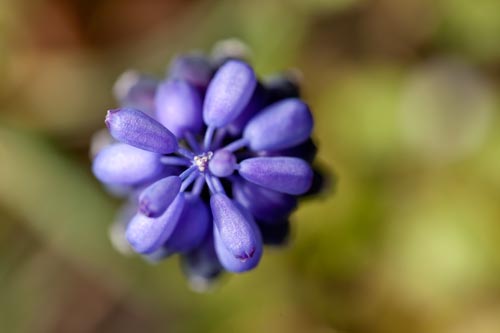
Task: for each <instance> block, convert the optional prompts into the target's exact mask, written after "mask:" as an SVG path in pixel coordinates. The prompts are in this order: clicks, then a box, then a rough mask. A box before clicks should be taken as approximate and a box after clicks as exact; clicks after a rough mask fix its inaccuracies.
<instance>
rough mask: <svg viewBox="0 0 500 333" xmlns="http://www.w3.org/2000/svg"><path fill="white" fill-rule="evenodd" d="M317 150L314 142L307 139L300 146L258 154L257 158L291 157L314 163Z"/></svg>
mask: <svg viewBox="0 0 500 333" xmlns="http://www.w3.org/2000/svg"><path fill="white" fill-rule="evenodd" d="M317 152H318V148H317V147H316V144H315V143H314V141H313V140H312V139H311V138H309V139H308V140H306V141H304V142H302V143H301V144H299V145H297V146H294V147H290V148H287V149H283V150H275V151H264V152H260V153H259V156H291V157H298V158H301V159H303V160H306V161H307V162H309V163H312V162H313V161H314V158H315V157H316V153H317Z"/></svg>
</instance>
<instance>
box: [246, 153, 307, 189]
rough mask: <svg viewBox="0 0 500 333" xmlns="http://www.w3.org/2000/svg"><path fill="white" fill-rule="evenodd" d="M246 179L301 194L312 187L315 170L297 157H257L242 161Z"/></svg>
mask: <svg viewBox="0 0 500 333" xmlns="http://www.w3.org/2000/svg"><path fill="white" fill-rule="evenodd" d="M238 171H239V173H240V175H241V176H242V177H243V178H245V179H246V180H248V181H250V182H252V183H255V184H257V185H260V186H262V187H265V188H268V189H271V190H275V191H278V192H283V193H288V194H293V195H299V194H302V193H305V192H307V190H308V189H309V188H310V187H311V183H312V179H313V171H312V169H311V167H310V166H309V164H308V163H307V162H306V161H304V160H303V159H300V158H296V157H255V158H249V159H246V160H243V161H241V162H240V168H239V170H238Z"/></svg>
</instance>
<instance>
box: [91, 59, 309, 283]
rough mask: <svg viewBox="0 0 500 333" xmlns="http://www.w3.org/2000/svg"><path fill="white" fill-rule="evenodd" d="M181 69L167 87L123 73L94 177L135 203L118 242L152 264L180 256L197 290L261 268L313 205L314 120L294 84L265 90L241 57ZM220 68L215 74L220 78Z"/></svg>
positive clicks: (277, 83)
mask: <svg viewBox="0 0 500 333" xmlns="http://www.w3.org/2000/svg"><path fill="white" fill-rule="evenodd" d="M214 62H215V61H212V62H211V61H210V59H209V58H208V57H205V56H203V55H199V54H192V55H187V56H182V57H178V58H176V59H175V60H174V61H173V63H172V65H171V67H170V70H169V74H168V76H167V78H166V79H165V80H164V81H162V82H159V81H157V80H155V79H153V78H151V77H148V76H144V75H142V74H139V73H137V72H127V73H126V74H124V75H123V76H122V77H121V78H120V80H119V81H118V83H117V85H116V86H115V95H116V96H117V98H118V100H119V101H120V104H121V105H122V107H120V108H118V109H114V110H110V111H108V114H107V116H106V119H105V123H106V126H107V127H108V130H109V133H110V135H111V136H112V138H113V139H114V140H113V142H112V143H111V144H109V145H107V146H106V147H105V148H103V149H102V150H101V151H100V152H99V153H98V154H97V155H96V156H95V158H94V161H93V172H94V174H95V175H96V177H97V178H98V179H99V180H100V181H101V182H103V183H104V184H105V185H106V186H108V187H109V188H117V187H118V188H122V189H123V188H125V189H126V190H125V193H127V195H128V197H129V200H128V204H127V205H126V211H127V214H122V219H121V220H120V226H121V227H122V228H121V229H120V230H124V231H125V237H126V239H127V241H128V243H129V244H130V246H131V248H132V249H133V250H134V251H135V252H137V253H139V254H141V255H143V256H144V257H145V258H146V259H148V260H150V261H158V260H161V259H163V258H166V257H169V256H170V255H172V254H175V253H179V254H181V264H182V268H183V270H184V272H185V273H186V274H187V275H188V277H189V278H190V280H191V282H194V283H195V284H197V285H198V286H199V285H200V283H201V285H204V284H207V283H209V282H210V281H212V279H214V278H216V277H217V276H218V275H220V273H221V272H222V271H224V270H225V271H229V272H234V273H241V272H245V271H248V270H251V269H253V268H255V267H256V266H257V264H258V263H259V261H260V259H261V256H262V252H263V244H264V243H266V244H281V243H283V242H284V241H285V239H286V236H287V235H288V232H289V222H288V218H289V216H290V214H291V212H292V211H293V210H294V209H295V208H296V207H297V204H298V198H299V197H301V196H304V195H307V194H310V193H311V187H312V184H313V181H315V180H317V178H318V173H317V172H315V171H313V169H312V167H311V163H312V161H313V159H314V155H315V153H316V147H315V145H314V143H313V142H312V140H311V132H312V129H313V118H312V115H311V112H310V110H309V108H308V106H307V105H306V104H305V103H304V102H303V101H302V100H301V99H299V98H298V88H297V85H296V84H294V82H293V80H290V79H289V78H287V77H286V76H278V77H275V78H273V79H270V80H268V81H267V82H259V80H258V79H257V77H256V75H255V73H254V71H253V69H252V67H251V66H250V65H249V64H248V63H246V62H245V61H242V60H239V59H234V58H233V57H227V58H225V59H224V58H222V57H220V55H219V56H218V57H217V60H216V63H217V64H216V65H214V64H213V63H214ZM214 67H216V68H214Z"/></svg>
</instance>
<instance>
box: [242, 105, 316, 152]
mask: <svg viewBox="0 0 500 333" xmlns="http://www.w3.org/2000/svg"><path fill="white" fill-rule="evenodd" d="M312 128H313V118H312V115H311V112H310V111H309V108H308V107H307V105H306V104H305V103H304V102H302V101H301V100H300V99H296V98H289V99H285V100H283V101H281V102H277V103H274V104H272V105H270V106H268V107H267V108H265V109H264V110H262V111H261V112H260V113H259V114H257V115H256V116H255V117H253V118H252V119H251V120H250V121H249V122H248V124H247V126H246V127H245V130H244V131H243V137H244V138H245V139H246V140H248V144H249V147H250V148H251V149H252V150H280V149H285V148H289V147H293V146H295V145H297V144H299V143H301V142H304V141H305V140H307V138H308V137H309V136H310V135H311V132H312Z"/></svg>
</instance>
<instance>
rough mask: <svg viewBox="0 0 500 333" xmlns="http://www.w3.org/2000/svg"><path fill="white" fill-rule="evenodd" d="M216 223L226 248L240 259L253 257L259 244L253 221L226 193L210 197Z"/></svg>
mask: <svg viewBox="0 0 500 333" xmlns="http://www.w3.org/2000/svg"><path fill="white" fill-rule="evenodd" d="M210 207H211V208H212V214H213V218H214V225H215V227H216V228H217V231H218V233H219V235H220V239H221V241H222V242H223V243H224V246H225V248H227V250H228V251H229V252H230V253H231V254H232V256H233V257H235V258H237V259H239V260H247V259H249V258H251V257H252V256H253V255H254V253H255V250H256V248H257V246H258V240H257V236H256V235H255V232H254V230H253V229H252V226H251V222H252V221H250V220H249V219H248V218H247V217H246V216H245V215H244V214H243V213H242V212H241V210H240V209H238V207H236V205H235V204H234V202H233V201H232V200H231V199H229V198H228V197H227V196H226V195H225V194H222V193H216V194H213V195H212V197H211V198H210Z"/></svg>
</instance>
